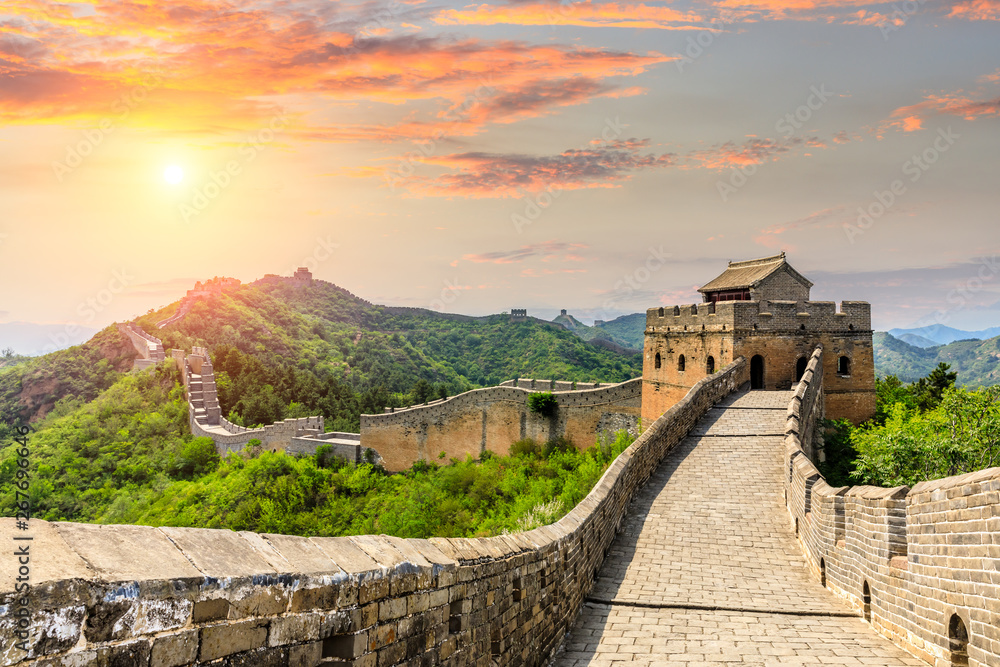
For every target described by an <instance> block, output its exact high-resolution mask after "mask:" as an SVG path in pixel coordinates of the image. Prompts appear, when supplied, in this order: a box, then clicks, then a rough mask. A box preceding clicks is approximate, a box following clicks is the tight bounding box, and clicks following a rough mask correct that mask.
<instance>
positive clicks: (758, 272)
mask: <svg viewBox="0 0 1000 667" xmlns="http://www.w3.org/2000/svg"><path fill="white" fill-rule="evenodd" d="M782 268H787V269H788V272H789V273H791V275H792V276H793V277H794V278H796V279H797V280H799V281H800V282H802V284H804V285H805V286H806V287H812V283H811V282H809V280H807V279H806V278H804V277H803V276H802V274H800V273H799V272H798V271H796V270H795V269H793V268H792V267H791V265H790V264H789V263H788V262H786V261H785V253H781V254H780V255H775V256H773V257H762V258H760V259H748V260H745V261H742V262H729V267H728V268H727V269H726V270H725V271H723V272H722V274H721V275H720V276H718V277H717V278H715V279H714V280H711V281H709V282H708V283H706V284H705V285H703V286H702V287H701V288H700V289H699V290H698V291H699V292H717V291H719V290H733V289H749V288H751V287H755V286H757V285H759V284H760V283H761V281H762V280H764V279H765V278H767V277H768V276H770V275H771V274H772V273H775V272H776V271H779V270H781V269H782Z"/></svg>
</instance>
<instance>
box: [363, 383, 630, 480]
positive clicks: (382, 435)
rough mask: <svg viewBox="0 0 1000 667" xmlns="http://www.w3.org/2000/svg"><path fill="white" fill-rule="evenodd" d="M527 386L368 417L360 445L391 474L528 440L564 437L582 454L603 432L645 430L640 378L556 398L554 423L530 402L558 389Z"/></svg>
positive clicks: (473, 393) (501, 388)
mask: <svg viewBox="0 0 1000 667" xmlns="http://www.w3.org/2000/svg"><path fill="white" fill-rule="evenodd" d="M522 382H523V383H525V386H524V388H522V387H521V386H518V387H513V386H499V387H487V388H485V389H474V390H472V391H467V392H465V393H462V394H459V395H458V396H453V397H451V398H447V399H442V400H437V401H433V402H431V403H429V404H427V405H419V406H414V407H410V408H406V409H403V410H395V411H392V412H387V413H384V414H380V415H361V441H362V442H363V443H364V446H365V447H370V448H371V449H374V450H375V451H377V452H378V453H379V454H380V455H381V457H382V459H383V464H384V465H385V467H386V469H388V470H390V471H399V470H405V469H406V468H409V467H410V466H411V465H413V463H414V462H415V461H418V460H421V459H422V460H425V461H426V460H436V459H437V458H438V457H439V454H440V452H444V453H445V457H457V458H463V459H464V458H465V457H466V456H468V455H471V456H473V457H478V456H479V455H480V454H482V452H483V451H485V450H487V449H489V450H490V451H493V452H495V453H497V454H506V453H507V452H508V451H509V449H510V446H511V445H512V444H513V443H514V442H517V441H518V440H521V439H523V438H534V439H535V440H538V441H547V440H551V439H553V438H556V437H558V436H565V437H567V438H569V439H570V440H572V441H573V442H574V443H575V444H576V446H577V447H580V448H581V449H582V448H586V447H589V446H591V445H593V444H594V443H595V442H596V441H597V439H598V437H600V435H601V432H602V430H601V429H602V424H604V425H611V424H615V425H620V424H627V425H629V426H630V428H631V429H632V430H634V431H637V430H638V425H639V414H640V412H641V409H642V405H641V399H642V380H641V379H640V378H636V379H634V380H629V381H627V382H622V383H620V384H613V385H606V386H603V387H600V388H597V389H577V390H566V391H555V392H553V395H554V396H555V397H556V399H557V401H558V402H559V409H558V410H557V412H556V415H555V416H554V417H551V418H550V417H543V416H541V415H539V414H536V413H533V412H531V411H530V410H529V409H528V396H530V395H531V393H532V392H533V391H549V390H550V388H551V386H552V381H550V380H542V381H534V383H535V385H536V387H535V389H534V390H532V389H531V388H528V386H527V385H528V384H530V383H532V382H533V381H531V380H521V381H518V384H519V385H521V383H522ZM577 386H578V387H579V386H580V385H579V384H578V385H577Z"/></svg>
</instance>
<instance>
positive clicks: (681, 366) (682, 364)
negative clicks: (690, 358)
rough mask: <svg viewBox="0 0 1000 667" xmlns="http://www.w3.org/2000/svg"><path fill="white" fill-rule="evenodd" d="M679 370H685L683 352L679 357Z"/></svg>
mask: <svg viewBox="0 0 1000 667" xmlns="http://www.w3.org/2000/svg"><path fill="white" fill-rule="evenodd" d="M677 370H679V371H682V370H684V355H683V354H682V355H681V356H680V358H679V359H677Z"/></svg>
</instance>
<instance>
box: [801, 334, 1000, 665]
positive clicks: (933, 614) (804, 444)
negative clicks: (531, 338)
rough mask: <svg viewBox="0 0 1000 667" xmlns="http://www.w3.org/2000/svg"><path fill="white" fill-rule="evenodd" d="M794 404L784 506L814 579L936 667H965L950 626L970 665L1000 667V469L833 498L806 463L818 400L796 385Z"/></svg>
mask: <svg viewBox="0 0 1000 667" xmlns="http://www.w3.org/2000/svg"><path fill="white" fill-rule="evenodd" d="M823 356H824V351H823V350H822V349H817V351H816V353H815V354H814V355H813V357H812V359H811V360H810V362H809V370H810V371H812V372H813V375H812V376H809V373H808V371H807V377H806V378H804V380H806V382H804V383H803V385H806V384H809V385H812V384H815V382H817V381H818V380H817V378H818V375H819V374H820V373H821V372H822V371H823V368H824V366H825V365H826V364H825V362H824V360H823ZM800 395H801V398H800ZM810 395H815V396H816V397H817V399H816V400H810V399H808V396H810ZM796 397H797V398H796V399H795V400H793V401H792V404H791V405H790V406H789V418H788V427H787V429H786V438H785V441H786V444H785V446H786V457H785V463H786V465H787V470H788V475H787V477H786V478H785V479H786V487H785V498H786V501H787V504H788V510H789V513H790V515H791V519H792V521H793V522H794V524H795V527H796V532H797V533H798V535H799V539H800V541H801V544H802V547H803V550H804V552H805V555H806V559H807V561H808V562H809V564H810V566H811V567H812V568H813V569H814V571H815V572H816V575H817V576H818V577H820V578H821V579H824V580H825V583H826V586H827V587H829V588H830V589H831V590H832V591H834V592H835V593H837V594H839V595H840V596H842V597H843V598H845V599H846V600H847V602H848V603H849V604H851V605H852V606H853V607H855V608H856V609H858V610H859V611H861V612H862V613H863V614H864V615H865V616H866V618H868V619H869V621H870V622H871V624H872V627H873V628H875V629H876V630H877V631H878V632H880V633H882V634H883V635H885V636H887V637H889V638H890V639H891V640H893V641H894V642H895V643H896V644H898V645H900V646H902V647H903V648H905V649H906V650H908V651H910V652H911V653H913V654H914V655H915V656H917V657H919V658H922V659H924V660H926V661H928V662H929V663H930V664H932V665H934V666H935V667H946V666H950V665H953V664H962V663H961V662H953V655H952V648H953V647H952V644H951V641H950V636H951V634H952V633H951V632H950V630H951V628H952V623H954V622H955V621H954V620H953V618H954V617H957V618H958V619H961V624H962V625H963V626H964V628H965V629H966V631H967V632H968V637H969V640H968V646H967V653H968V663H967V664H969V665H970V666H972V667H987V666H991V667H993V666H996V665H1000V468H990V469H988V470H982V471H979V472H974V473H969V474H967V475H959V476H956V477H948V478H945V479H939V480H933V481H929V482H921V483H920V484H917V485H916V486H914V487H913V488H912V489H910V488H907V487H905V486H903V487H897V488H894V489H883V488H878V487H871V486H856V487H850V488H848V487H842V488H832V487H830V485H829V484H827V483H826V480H824V479H823V477H822V476H821V475H820V474H819V471H818V470H817V469H816V467H815V466H814V465H813V463H812V462H811V461H810V460H809V457H808V456H807V455H806V452H808V451H810V450H811V447H812V442H811V441H812V440H813V439H814V436H813V435H812V432H811V430H810V429H811V427H810V426H809V425H810V424H814V423H815V420H816V418H817V417H818V416H819V415H820V413H821V410H822V400H821V398H822V393H821V392H819V391H817V390H816V389H815V388H814V387H813V386H809V387H803V386H801V385H800V388H799V391H797V392H796ZM866 587H867V593H868V599H867V603H866V595H865V593H866Z"/></svg>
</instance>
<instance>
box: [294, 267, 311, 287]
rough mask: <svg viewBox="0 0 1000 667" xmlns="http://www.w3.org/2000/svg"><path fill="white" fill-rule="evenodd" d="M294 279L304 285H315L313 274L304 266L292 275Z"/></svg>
mask: <svg viewBox="0 0 1000 667" xmlns="http://www.w3.org/2000/svg"><path fill="white" fill-rule="evenodd" d="M292 279H293V280H295V282H297V283H301V284H303V285H312V283H313V275H312V272H311V271H309V269H307V268H306V267H304V266H300V267H299V268H298V269H296V271H295V273H294V274H292Z"/></svg>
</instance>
